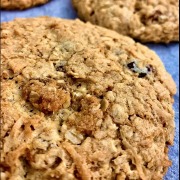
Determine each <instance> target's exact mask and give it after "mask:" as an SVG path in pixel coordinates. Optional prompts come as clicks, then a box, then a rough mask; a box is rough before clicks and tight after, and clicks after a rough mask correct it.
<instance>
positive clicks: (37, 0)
mask: <svg viewBox="0 0 180 180" xmlns="http://www.w3.org/2000/svg"><path fill="white" fill-rule="evenodd" d="M48 1H49V0H1V8H2V9H8V10H12V9H27V8H30V7H33V6H37V5H40V4H45V3H47V2H48Z"/></svg>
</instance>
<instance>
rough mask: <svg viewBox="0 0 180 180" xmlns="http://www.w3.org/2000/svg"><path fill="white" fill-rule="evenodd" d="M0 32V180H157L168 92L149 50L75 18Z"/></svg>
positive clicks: (170, 134)
mask: <svg viewBox="0 0 180 180" xmlns="http://www.w3.org/2000/svg"><path fill="white" fill-rule="evenodd" d="M1 27H2V32H1V38H2V39H1V63H2V65H1V73H2V74H1V78H2V80H1V81H2V83H1V88H2V93H1V95H2V98H1V116H2V126H1V141H2V143H3V146H2V147H3V149H2V151H1V164H0V165H1V168H2V174H1V177H3V178H10V179H21V180H30V179H38V180H39V179H40V180H41V179H42V180H49V179H64V180H74V179H82V180H91V179H96V180H99V179H104V180H105V179H117V180H125V179H137V180H139V179H143V180H150V179H162V178H163V176H164V174H165V173H166V171H167V169H168V167H169V166H170V165H171V161H170V160H169V158H168V146H169V145H172V144H173V138H174V127H175V125H174V120H173V118H174V112H173V108H172V104H173V95H174V94H175V93H176V86H175V83H174V81H173V79H172V78H171V76H170V75H169V74H168V73H167V72H166V70H165V68H164V66H163V64H162V62H161V61H160V59H159V58H158V56H157V55H156V54H155V53H154V52H153V51H151V50H149V49H148V48H147V47H145V46H143V45H141V44H139V43H135V42H134V41H133V40H132V39H130V38H128V37H125V36H122V35H119V34H118V33H116V32H114V31H110V30H107V29H104V28H101V27H97V26H94V25H91V24H90V23H87V24H85V23H83V22H81V21H79V20H76V21H73V20H62V19H58V18H50V17H39V18H30V19H16V20H14V21H12V22H6V23H2V25H1Z"/></svg>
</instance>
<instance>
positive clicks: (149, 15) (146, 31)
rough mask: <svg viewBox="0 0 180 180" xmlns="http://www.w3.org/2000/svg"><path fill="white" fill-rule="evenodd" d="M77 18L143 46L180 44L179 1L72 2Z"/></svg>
mask: <svg viewBox="0 0 180 180" xmlns="http://www.w3.org/2000/svg"><path fill="white" fill-rule="evenodd" d="M72 1H73V4H74V7H75V8H76V10H77V12H78V15H79V17H80V18H81V19H83V20H85V21H90V22H92V23H93V24H97V25H100V26H103V27H106V28H109V29H112V30H115V31H117V32H119V33H120V34H124V35H128V36H131V37H132V38H134V39H137V40H140V41H142V42H166V43H168V42H170V41H179V0H100V1H99V0H81V1H79V0H72Z"/></svg>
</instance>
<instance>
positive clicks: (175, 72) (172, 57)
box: [1, 0, 179, 180]
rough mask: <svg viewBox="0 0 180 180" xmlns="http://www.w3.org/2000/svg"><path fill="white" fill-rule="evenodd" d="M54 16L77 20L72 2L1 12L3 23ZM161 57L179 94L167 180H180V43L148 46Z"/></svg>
mask: <svg viewBox="0 0 180 180" xmlns="http://www.w3.org/2000/svg"><path fill="white" fill-rule="evenodd" d="M36 16H53V17H61V18H67V19H74V18H76V17H77V16H76V12H75V11H74V10H73V8H72V5H71V0H51V1H50V2H49V3H47V4H45V5H42V6H38V7H34V8H30V9H27V10H24V11H3V10H2V11H1V22H4V21H10V20H13V19H14V18H17V17H36ZM147 45H148V46H149V47H150V48H151V49H153V50H154V51H156V53H157V54H158V55H159V56H160V57H161V59H162V61H163V62H164V65H165V67H166V69H167V71H168V72H169V73H170V74H171V75H172V76H173V78H174V80H175V82H176V84H177V89H178V92H177V94H176V96H175V104H174V110H175V121H176V134H175V141H174V146H172V147H171V148H170V152H169V156H170V159H171V160H172V162H173V165H172V166H171V167H170V168H169V170H168V173H167V175H166V177H165V178H164V179H165V180H178V179H179V43H171V44H168V45H165V44H147Z"/></svg>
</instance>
